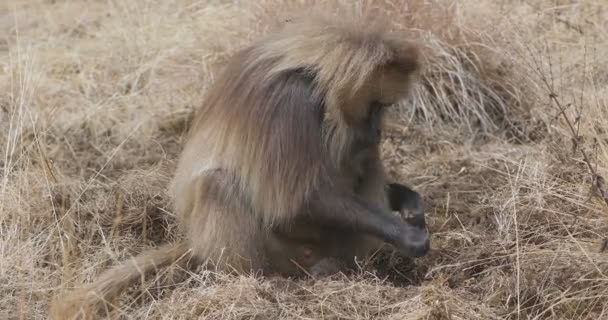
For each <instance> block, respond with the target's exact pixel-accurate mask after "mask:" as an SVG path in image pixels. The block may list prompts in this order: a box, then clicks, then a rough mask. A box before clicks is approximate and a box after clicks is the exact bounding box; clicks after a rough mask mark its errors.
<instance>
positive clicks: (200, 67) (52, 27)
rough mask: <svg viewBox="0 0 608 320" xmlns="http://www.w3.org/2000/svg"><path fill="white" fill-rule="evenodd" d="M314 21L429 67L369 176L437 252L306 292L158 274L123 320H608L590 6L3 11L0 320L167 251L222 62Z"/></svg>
mask: <svg viewBox="0 0 608 320" xmlns="http://www.w3.org/2000/svg"><path fill="white" fill-rule="evenodd" d="M311 4H317V5H319V6H321V8H322V10H326V11H327V10H336V11H335V12H338V16H337V18H339V12H340V11H339V10H345V8H347V9H348V10H357V11H361V12H366V13H370V14H372V15H374V16H386V17H387V18H386V19H388V20H389V21H390V22H391V23H392V25H393V26H394V27H395V28H399V29H404V30H408V31H409V32H410V35H411V36H412V38H414V39H416V40H418V41H420V42H421V44H422V45H423V46H424V53H425V55H424V57H425V60H426V66H427V68H426V70H425V72H424V74H423V81H422V83H421V84H420V85H419V86H417V87H416V88H415V91H414V96H413V97H412V99H411V100H409V101H407V102H404V103H402V104H400V105H399V106H397V107H396V108H394V110H392V111H393V116H392V117H391V120H392V121H391V124H390V130H389V134H388V138H387V141H386V143H385V144H384V157H385V159H386V162H387V164H388V166H389V170H390V173H391V174H392V175H393V176H394V177H395V178H396V179H399V180H401V181H404V182H407V183H410V184H412V185H413V186H415V187H416V189H418V190H419V191H421V192H422V193H423V194H424V195H425V198H426V200H427V202H428V204H429V210H428V217H429V218H428V219H429V229H430V231H431V232H432V234H433V238H432V241H433V251H432V252H431V254H429V255H428V256H427V257H424V258H422V259H417V260H416V261H415V262H414V264H412V262H411V261H406V260H403V259H402V258H401V257H398V256H394V255H391V254H390V253H383V254H382V255H380V256H379V257H378V259H376V261H375V262H374V263H373V264H371V265H369V266H366V267H365V268H363V269H362V271H361V272H359V273H358V274H356V275H352V276H351V277H342V276H337V277H334V278H331V279H325V280H322V281H318V282H314V281H300V282H292V281H287V280H281V279H262V278H260V277H257V278H254V277H244V276H234V275H227V274H221V273H214V272H212V271H200V272H197V273H196V274H185V273H184V272H179V270H169V271H168V272H164V273H162V274H161V275H160V276H159V277H155V278H154V279H147V280H146V281H145V283H144V285H143V288H145V290H141V287H137V288H133V290H132V292H129V293H128V294H126V295H125V296H124V298H123V299H122V301H120V303H121V304H120V314H122V315H123V316H124V317H125V318H138V319H139V318H171V319H173V318H176V319H187V318H192V317H201V318H209V319H220V318H221V319H244V318H247V319H250V318H256V319H266V318H272V319H274V318H281V319H303V318H307V319H310V318H341V319H354V318H357V319H369V318H382V319H403V318H407V319H504V318H507V319H516V318H525V319H579V318H580V319H601V318H602V317H608V303H607V302H606V301H608V276H607V274H608V249H607V248H606V246H607V242H606V235H607V234H608V213H607V212H608V209H607V208H608V205H607V204H606V200H605V199H602V196H601V191H602V190H606V189H607V187H605V186H602V185H601V182H602V181H603V179H600V178H595V179H594V177H593V176H592V175H591V173H590V170H593V172H595V173H597V174H598V175H599V176H607V175H608V173H607V172H606V171H607V168H606V164H607V163H608V153H607V146H608V140H607V138H606V131H605V130H606V129H605V128H606V127H608V112H606V103H607V101H608V91H607V90H606V89H605V88H606V85H608V76H607V75H608V68H607V67H606V66H607V65H608V61H607V59H608V58H606V57H608V38H607V36H606V34H605V32H603V30H606V28H608V23H607V22H606V21H608V16H607V15H606V13H605V12H606V10H607V9H608V5H606V4H605V3H603V2H601V1H599V0H581V1H567V0H562V1H548V0H542V1H535V2H529V3H527V2H519V1H491V0H476V1H473V0H464V1H449V0H440V1H422V0H419V1H407V2H406V1H398V0H375V1H374V0H366V1H347V0H342V1H335V2H328V1H313V0H306V1H295V0H294V1H289V0H281V1H271V0H265V1H232V2H231V1H206V2H203V1H193V0H169V1H158V0H144V1H122V0H117V1H108V2H105V1H92V0H89V1H85V0H77V1H17V0H9V1H8V2H4V3H3V4H2V5H0V146H2V152H3V156H2V157H1V158H0V182H1V185H0V252H1V256H2V259H0V318H2V319H13V318H23V319H30V318H44V317H45V316H46V310H47V307H48V301H49V298H50V297H51V296H52V295H53V294H56V293H58V292H59V291H61V290H66V289H70V288H72V287H73V286H77V285H79V284H80V283H82V282H86V281H90V280H91V279H92V278H94V277H95V275H96V274H97V273H98V272H100V271H101V270H103V269H105V268H107V267H108V266H109V265H111V264H113V263H116V262H118V261H120V260H123V259H125V258H127V257H129V256H130V255H135V254H137V253H138V252H141V251H142V250H144V249H145V248H148V247H151V246H154V245H158V244H160V243H164V242H166V241H170V240H171V239H173V238H175V237H178V236H179V235H178V234H177V232H176V228H175V221H174V218H173V214H172V207H171V201H170V199H169V198H168V197H167V194H166V186H167V182H168V180H169V179H170V177H171V175H172V172H173V171H172V170H173V168H174V161H175V159H176V156H177V155H178V153H179V150H180V143H181V142H182V136H183V133H184V131H185V130H186V128H187V125H188V119H189V116H190V114H191V111H192V110H193V108H194V107H195V106H196V105H198V104H199V103H200V99H201V98H202V94H203V93H204V91H205V89H206V87H207V86H208V85H209V84H210V83H212V81H213V79H214V76H215V75H216V74H217V72H218V71H219V70H220V68H221V67H222V63H223V62H225V61H226V57H227V56H228V55H229V54H230V53H232V52H234V50H237V49H238V48H239V47H241V46H242V45H244V44H246V43H248V42H249V41H251V40H252V39H255V38H256V37H257V36H258V35H261V34H264V33H267V32H269V31H271V30H272V29H273V28H275V27H276V26H277V25H278V24H279V23H281V21H283V20H284V19H286V18H287V17H289V16H290V15H293V14H308V12H309V10H310V9H309V6H310V5H311ZM3 6H4V7H3ZM553 97H555V98H553ZM560 108H562V109H563V110H564V114H561V113H560V111H561V109H560ZM564 115H565V116H567V117H568V119H569V120H570V122H571V124H572V126H573V129H574V131H575V133H577V134H578V136H580V137H579V138H578V139H573V138H572V137H573V136H574V135H573V133H572V132H571V131H570V128H569V126H568V123H567V122H566V121H565V120H564V119H565V118H564ZM575 142H576V143H575ZM581 150H582V151H583V152H584V153H585V155H586V156H587V159H588V160H587V162H589V164H591V167H590V168H589V167H588V166H587V164H586V163H585V160H584V159H583V156H582V155H581ZM598 181H599V182H598ZM604 198H605V197H604Z"/></svg>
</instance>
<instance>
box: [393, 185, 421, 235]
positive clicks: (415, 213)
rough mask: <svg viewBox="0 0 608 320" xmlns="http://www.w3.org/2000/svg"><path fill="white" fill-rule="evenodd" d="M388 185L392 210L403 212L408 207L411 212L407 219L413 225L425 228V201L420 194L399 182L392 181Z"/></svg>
mask: <svg viewBox="0 0 608 320" xmlns="http://www.w3.org/2000/svg"><path fill="white" fill-rule="evenodd" d="M388 187H389V188H388V200H389V204H390V206H391V210H393V211H399V212H401V213H403V212H402V211H403V210H404V209H406V210H407V211H408V212H409V217H406V218H405V221H406V222H407V223H409V224H410V225H412V226H415V227H418V228H420V229H424V228H425V227H426V220H425V218H424V203H423V201H422V197H421V196H420V194H419V193H418V192H416V191H414V190H412V189H410V188H409V187H408V186H405V185H403V184H399V183H390V184H389V185H388Z"/></svg>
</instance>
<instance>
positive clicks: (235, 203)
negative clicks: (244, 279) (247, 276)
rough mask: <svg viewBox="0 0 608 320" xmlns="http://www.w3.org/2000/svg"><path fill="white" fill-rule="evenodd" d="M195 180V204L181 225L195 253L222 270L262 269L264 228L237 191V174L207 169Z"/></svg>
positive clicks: (264, 264) (244, 271)
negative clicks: (184, 225) (184, 226)
mask: <svg viewBox="0 0 608 320" xmlns="http://www.w3.org/2000/svg"><path fill="white" fill-rule="evenodd" d="M195 183H196V186H195V195H194V205H193V206H192V212H191V213H190V214H189V215H187V216H186V219H185V221H184V224H186V228H187V230H186V232H187V238H188V240H189V241H190V243H189V244H190V245H191V246H192V248H193V252H194V253H195V254H196V256H197V257H198V258H199V259H202V260H203V261H201V262H206V263H211V264H212V265H214V266H215V267H216V268H218V269H223V270H233V271H237V272H243V273H247V272H249V271H253V272H257V271H259V270H260V269H264V268H265V267H266V262H267V261H266V256H265V254H264V246H263V243H264V239H265V236H264V232H265V231H264V230H263V229H262V227H261V223H260V222H259V220H258V219H257V216H256V215H255V212H253V211H252V210H251V208H250V207H249V206H248V204H247V201H246V198H245V197H244V196H243V195H242V193H241V192H240V191H239V187H238V180H237V178H236V176H235V175H233V174H230V173H229V172H228V171H226V170H219V169H217V170H209V171H206V172H204V173H202V174H201V176H200V177H198V178H197V181H196V182H195ZM188 217H189V218H188Z"/></svg>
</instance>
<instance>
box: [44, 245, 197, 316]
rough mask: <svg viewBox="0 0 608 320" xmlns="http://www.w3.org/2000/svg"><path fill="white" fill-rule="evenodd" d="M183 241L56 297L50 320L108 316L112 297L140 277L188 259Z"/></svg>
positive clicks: (138, 257)
mask: <svg viewBox="0 0 608 320" xmlns="http://www.w3.org/2000/svg"><path fill="white" fill-rule="evenodd" d="M190 255H191V254H190V252H189V251H188V247H187V246H186V244H185V243H183V242H178V243H172V244H166V245H163V246H161V247H159V248H157V249H153V250H149V251H146V252H143V253H142V254H140V255H138V256H136V257H135V258H133V259H131V260H129V261H125V262H124V263H122V264H120V265H117V266H114V267H113V268H111V269H109V270H106V271H105V272H103V273H102V274H101V276H100V277H99V278H98V279H97V280H96V281H95V282H93V283H91V284H89V285H87V286H86V287H84V288H81V289H78V290H76V291H73V292H69V293H67V294H65V295H61V296H57V297H55V298H54V299H53V301H52V303H51V306H50V312H49V314H50V318H51V319H97V318H99V317H103V316H104V315H109V314H110V311H111V310H112V309H113V308H112V303H113V301H114V300H115V298H116V297H117V296H118V295H119V294H120V293H121V292H122V291H124V290H125V289H127V288H128V287H129V286H131V285H132V284H134V283H135V282H136V281H138V280H140V279H141V277H142V276H143V275H147V274H150V273H153V272H155V271H157V269H159V268H165V267H167V266H169V265H171V264H173V263H174V262H176V261H178V260H179V261H180V264H182V262H183V264H185V263H187V261H188V260H190Z"/></svg>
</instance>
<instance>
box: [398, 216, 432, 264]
mask: <svg viewBox="0 0 608 320" xmlns="http://www.w3.org/2000/svg"><path fill="white" fill-rule="evenodd" d="M394 245H395V247H396V248H397V249H398V250H399V251H401V252H402V253H403V254H405V255H407V256H410V257H422V256H425V255H426V254H427V253H428V252H429V250H430V249H431V242H430V240H429V235H428V233H427V232H426V230H425V229H424V228H418V227H415V226H412V225H409V224H405V225H404V227H403V228H402V232H401V234H400V235H399V237H398V238H397V241H396V242H395V244H394Z"/></svg>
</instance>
